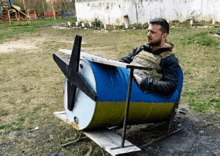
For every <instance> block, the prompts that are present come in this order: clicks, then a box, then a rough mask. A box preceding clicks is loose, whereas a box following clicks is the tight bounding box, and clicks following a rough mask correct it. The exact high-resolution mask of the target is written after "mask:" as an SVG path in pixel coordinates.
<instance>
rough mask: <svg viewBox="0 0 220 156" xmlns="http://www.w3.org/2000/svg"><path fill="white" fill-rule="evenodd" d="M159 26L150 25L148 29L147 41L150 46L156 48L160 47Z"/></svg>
mask: <svg viewBox="0 0 220 156" xmlns="http://www.w3.org/2000/svg"><path fill="white" fill-rule="evenodd" d="M160 28H161V26H160V25H157V24H150V25H149V27H148V33H147V41H148V44H149V45H150V46H153V47H157V46H160V45H161V41H162V35H163V33H162V32H161V31H160Z"/></svg>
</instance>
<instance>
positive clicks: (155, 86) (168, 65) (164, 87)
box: [140, 55, 180, 96]
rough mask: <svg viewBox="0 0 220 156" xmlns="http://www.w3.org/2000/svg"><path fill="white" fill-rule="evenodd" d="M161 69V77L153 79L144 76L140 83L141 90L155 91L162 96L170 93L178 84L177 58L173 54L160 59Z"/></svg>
mask: <svg viewBox="0 0 220 156" xmlns="http://www.w3.org/2000/svg"><path fill="white" fill-rule="evenodd" d="M160 66H161V69H162V75H163V77H162V79H161V80H155V79H153V78H151V77H145V78H143V79H142V81H141V83H140V88H141V89H142V90H143V91H146V92H150V93H155V94H159V95H163V96H168V95H171V94H172V93H173V92H174V91H175V90H176V88H177V85H178V75H179V74H178V70H179V68H180V66H179V63H178V60H177V59H176V57H175V56H174V55H171V56H169V57H168V58H165V59H162V60H161V63H160Z"/></svg>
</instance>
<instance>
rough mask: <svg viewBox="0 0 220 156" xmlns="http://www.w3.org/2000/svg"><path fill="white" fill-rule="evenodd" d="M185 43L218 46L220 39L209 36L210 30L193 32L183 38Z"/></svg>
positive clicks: (182, 40)
mask: <svg viewBox="0 0 220 156" xmlns="http://www.w3.org/2000/svg"><path fill="white" fill-rule="evenodd" d="M181 42H182V44H183V45H190V44H199V45H202V46H211V47H218V46H219V41H217V40H216V39H215V38H214V37H212V36H209V32H199V33H193V34H191V35H188V36H185V37H184V38H182V39H181Z"/></svg>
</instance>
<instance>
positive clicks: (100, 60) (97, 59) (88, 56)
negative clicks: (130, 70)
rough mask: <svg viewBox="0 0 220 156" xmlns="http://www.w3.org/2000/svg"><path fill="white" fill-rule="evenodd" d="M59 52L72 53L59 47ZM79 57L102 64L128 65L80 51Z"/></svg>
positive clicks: (123, 66)
mask: <svg viewBox="0 0 220 156" xmlns="http://www.w3.org/2000/svg"><path fill="white" fill-rule="evenodd" d="M59 52H62V53H65V54H68V55H71V53H72V51H71V50H67V49H59ZM80 59H85V60H89V61H92V62H96V63H102V64H106V65H110V66H116V67H122V68H126V66H127V65H128V64H127V63H123V62H119V61H115V60H111V59H107V58H102V57H99V56H96V55H92V54H88V53H85V52H81V54H80Z"/></svg>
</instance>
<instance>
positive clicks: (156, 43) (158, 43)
mask: <svg viewBox="0 0 220 156" xmlns="http://www.w3.org/2000/svg"><path fill="white" fill-rule="evenodd" d="M160 44H161V40H158V41H156V42H151V43H149V45H150V46H152V47H158V46H159V45H160Z"/></svg>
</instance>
